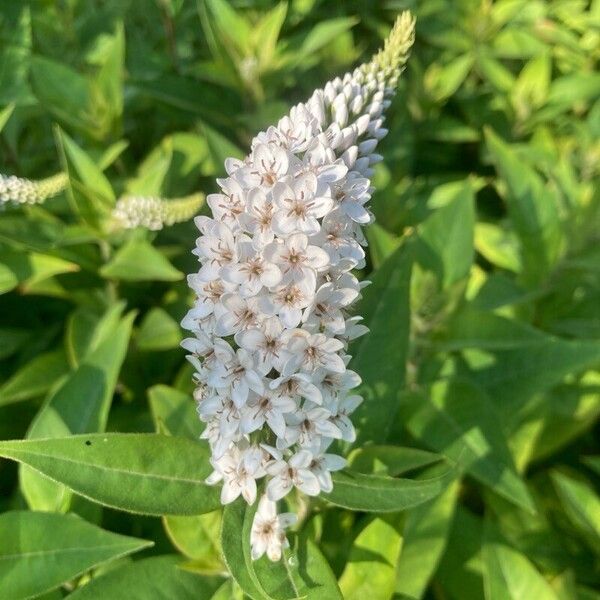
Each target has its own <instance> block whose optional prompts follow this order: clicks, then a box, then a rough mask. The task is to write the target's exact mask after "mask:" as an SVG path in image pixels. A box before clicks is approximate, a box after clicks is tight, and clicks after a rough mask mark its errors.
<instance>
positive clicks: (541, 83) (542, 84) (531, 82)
mask: <svg viewBox="0 0 600 600" xmlns="http://www.w3.org/2000/svg"><path fill="white" fill-rule="evenodd" d="M551 71H552V60H551V58H550V55H549V54H548V53H545V52H544V53H542V54H540V55H539V56H536V57H535V58H532V59H531V60H530V61H529V62H527V64H526V65H525V66H524V67H523V69H522V71H521V73H519V77H518V78H517V81H516V83H515V85H514V87H513V89H512V94H511V101H512V104H513V106H514V108H515V111H516V113H517V117H518V118H526V117H528V116H529V114H530V113H531V111H532V110H533V109H536V108H539V107H540V106H543V105H544V103H545V102H546V99H547V98H548V91H549V87H550V76H551Z"/></svg>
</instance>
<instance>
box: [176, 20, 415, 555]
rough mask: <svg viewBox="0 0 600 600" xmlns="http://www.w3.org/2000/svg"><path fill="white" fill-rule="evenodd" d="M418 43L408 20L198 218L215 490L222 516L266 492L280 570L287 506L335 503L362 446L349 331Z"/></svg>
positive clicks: (193, 283)
mask: <svg viewBox="0 0 600 600" xmlns="http://www.w3.org/2000/svg"><path fill="white" fill-rule="evenodd" d="M413 29H414V22H413V20H412V18H411V17H410V16H409V15H408V13H405V14H404V15H403V16H402V17H400V19H399V20H398V22H397V24H396V26H395V27H394V29H393V30H392V33H391V34H390V38H389V39H388V40H387V41H386V44H385V46H384V49H383V50H382V51H381V52H380V53H378V54H377V55H375V56H374V57H373V59H372V60H371V61H370V62H369V63H366V64H365V65H362V66H361V67H359V68H357V69H356V70H354V71H353V72H352V73H347V74H346V75H344V77H343V78H335V79H334V80H333V81H330V82H329V83H327V84H326V85H325V87H324V89H322V90H317V91H315V93H314V94H313V95H312V96H311V98H310V99H309V100H308V101H307V102H306V103H301V104H298V105H297V106H295V107H293V108H292V109H291V110H290V113H289V114H288V115H287V116H284V117H283V118H282V119H281V120H280V121H279V123H278V124H277V126H272V127H269V128H268V129H267V130H266V131H264V132H261V133H259V134H258V135H257V136H256V138H255V139H254V140H253V142H252V149H251V153H250V155H249V156H248V157H247V158H246V159H245V160H243V161H240V160H237V159H228V160H227V161H226V162H225V168H226V171H227V173H228V177H226V178H224V179H219V180H218V185H219V187H220V192H219V193H216V194H211V195H210V196H209V197H208V200H207V202H208V205H209V207H210V208H211V210H212V218H210V217H205V216H202V217H197V218H196V219H195V223H196V226H197V227H198V230H199V233H200V235H199V238H198V241H197V244H196V248H195V250H194V253H195V254H196V255H197V256H198V259H199V262H200V266H199V269H198V272H197V273H195V274H194V275H192V276H190V277H189V279H188V282H189V285H190V287H191V288H192V290H193V291H194V292H195V294H196V299H195V302H194V306H193V307H192V308H191V310H190V311H189V312H188V314H187V315H186V317H185V318H184V320H183V322H182V325H183V327H185V328H186V329H188V330H189V331H191V332H192V334H193V336H194V337H191V338H188V339H186V340H184V342H183V343H182V345H183V347H184V348H185V349H186V350H187V351H188V352H189V353H190V355H189V356H188V359H189V361H190V363H191V364H192V365H193V367H194V369H195V374H194V380H195V382H196V383H197V385H198V390H197V393H196V394H195V397H196V399H197V403H198V407H197V410H198V414H199V416H200V419H201V420H202V421H203V422H204V423H205V424H206V426H205V429H204V432H203V434H202V438H203V439H206V440H208V443H209V445H210V449H211V454H212V458H211V464H212V465H213V467H214V469H215V470H214V473H213V474H212V475H211V476H210V477H209V479H208V481H209V482H210V483H212V484H215V483H217V482H222V485H223V487H222V496H221V500H222V502H223V503H228V502H232V501H233V500H234V499H235V498H237V497H238V496H240V495H241V496H243V497H244V498H245V500H246V501H247V502H249V503H252V502H254V501H255V498H256V495H257V480H259V479H262V478H265V479H266V488H265V489H266V496H264V497H263V498H262V499H261V501H260V505H259V507H258V511H257V513H256V516H255V519H254V523H253V526H252V533H251V544H252V557H253V558H254V559H256V558H259V557H260V556H262V555H263V554H264V553H266V554H267V555H268V556H269V558H270V559H271V560H277V559H279V558H280V557H281V553H282V548H283V547H284V546H285V545H286V543H287V542H286V540H285V535H284V533H283V529H284V527H285V526H287V525H288V524H289V523H290V522H291V516H286V515H279V516H278V515H277V512H276V506H275V504H274V503H275V501H277V500H279V499H281V498H283V497H284V496H285V495H286V494H287V493H289V491H290V490H291V489H292V488H293V487H296V488H298V489H299V490H300V491H302V492H304V493H305V494H308V495H311V496H315V495H317V494H319V492H320V491H324V492H330V491H331V490H332V486H333V481H332V478H331V472H333V471H336V470H338V469H341V468H343V466H344V464H345V461H344V459H343V458H341V457H339V456H336V455H335V454H329V453H327V452H326V451H327V448H328V447H329V446H330V445H331V444H332V443H333V441H334V440H336V439H343V440H346V441H353V440H354V439H355V437H356V432H355V430H354V427H353V425H352V422H351V420H350V415H351V413H352V412H353V411H354V410H355V409H356V407H357V406H358V405H359V404H360V402H361V401H362V399H361V398H360V396H357V395H355V394H352V395H351V390H352V389H354V388H355V387H356V386H357V385H359V384H360V377H359V376H358V375H357V374H356V373H354V372H353V371H351V370H349V369H348V368H347V365H348V363H349V361H350V356H348V354H347V352H348V342H349V341H350V340H352V339H354V338H356V337H359V336H360V335H363V334H364V333H366V331H367V329H366V327H365V326H364V325H363V324H362V323H361V322H360V321H361V317H360V315H354V316H350V315H351V310H352V308H353V305H354V304H355V303H356V301H357V299H358V298H359V296H360V290H361V289H362V287H364V285H366V284H367V282H365V281H361V282H359V281H358V279H357V278H356V277H355V276H354V275H353V274H352V273H351V271H352V270H353V269H355V268H361V267H363V266H364V264H365V252H364V250H363V248H362V246H366V244H367V241H366V238H365V236H364V233H363V231H362V227H363V226H364V225H366V224H368V223H370V222H371V221H372V219H373V216H372V214H371V212H370V210H369V206H368V205H369V202H370V199H371V195H372V193H373V189H372V188H371V184H370V181H369V178H370V176H371V175H372V173H373V169H372V167H373V165H374V164H376V163H377V162H379V161H380V160H381V156H380V155H378V154H376V153H375V150H376V148H377V145H378V141H379V140H380V139H381V138H382V137H383V136H384V135H385V133H386V130H385V129H384V128H383V123H384V118H385V117H384V114H383V113H384V110H385V109H386V108H387V106H388V105H389V99H390V97H391V96H392V95H393V93H394V89H395V86H396V82H397V79H398V76H399V73H400V71H401V68H402V66H403V65H404V62H405V60H406V57H407V53H408V49H409V48H410V45H411V44H412V40H413ZM267 453H268V454H269V455H270V456H271V457H272V459H271V458H268V456H267Z"/></svg>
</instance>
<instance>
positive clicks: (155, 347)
mask: <svg viewBox="0 0 600 600" xmlns="http://www.w3.org/2000/svg"><path fill="white" fill-rule="evenodd" d="M136 341H137V345H138V348H139V349H140V350H147V351H159V350H171V349H172V348H177V346H179V342H180V341H181V329H180V327H179V323H177V321H175V319H174V318H173V317H172V316H171V315H170V314H169V313H168V312H167V311H166V310H164V309H162V308H152V309H150V310H149V311H148V312H147V313H146V316H145V317H144V320H143V321H142V324H141V325H140V329H139V331H138V333H137V336H136Z"/></svg>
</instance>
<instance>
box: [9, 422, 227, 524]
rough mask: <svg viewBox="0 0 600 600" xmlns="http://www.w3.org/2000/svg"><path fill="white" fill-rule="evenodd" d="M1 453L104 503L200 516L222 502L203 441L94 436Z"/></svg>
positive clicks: (24, 443) (23, 444)
mask: <svg viewBox="0 0 600 600" xmlns="http://www.w3.org/2000/svg"><path fill="white" fill-rule="evenodd" d="M0 456H2V457H5V458H9V459H12V460H16V461H18V462H20V463H22V464H26V465H28V466H29V467H32V468H33V469H35V470H36V471H39V472H40V473H42V474H43V475H45V476H46V477H48V478H50V479H52V480H54V481H56V482H58V483H62V484H63V485H65V486H67V487H68V488H70V489H72V490H73V491H74V492H77V493H78V494H80V495H82V496H84V497H86V498H88V499H90V500H94V501H96V502H99V503H100V504H104V505H106V506H110V507H112V508H117V509H121V510H125V511H129V512H134V513H142V514H149V515H197V514H201V513H205V512H210V511H212V510H215V509H216V508H218V507H219V506H220V502H219V490H218V489H216V488H212V487H209V486H207V485H206V484H205V483H204V480H205V478H206V477H207V476H208V474H209V473H210V471H211V467H210V464H209V461H208V451H207V449H206V447H205V446H204V445H203V444H199V443H196V442H192V441H190V440H186V439H183V438H176V437H168V436H164V435H158V434H119V433H105V434H89V435H75V436H71V437H66V438H57V439H46V440H16V441H7V442H0Z"/></svg>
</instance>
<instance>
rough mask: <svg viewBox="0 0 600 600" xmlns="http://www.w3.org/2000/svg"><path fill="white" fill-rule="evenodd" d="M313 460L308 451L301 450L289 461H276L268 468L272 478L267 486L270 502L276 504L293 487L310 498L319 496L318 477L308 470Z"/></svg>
mask: <svg viewBox="0 0 600 600" xmlns="http://www.w3.org/2000/svg"><path fill="white" fill-rule="evenodd" d="M312 460H313V456H312V454H311V453H310V452H309V451H308V450H300V451H299V452H297V453H296V454H294V455H293V456H292V457H290V459H289V460H287V461H285V460H276V461H274V462H273V463H271V464H270V465H268V466H267V473H268V474H269V475H271V476H272V479H271V481H269V483H268V485H267V496H268V497H269V500H272V501H273V502H276V501H277V500H281V498H283V497H284V496H286V495H287V494H288V493H289V492H290V491H291V489H292V488H293V487H297V488H298V489H299V490H300V491H301V492H304V493H305V494H307V495H309V496H317V495H318V493H319V492H320V490H321V489H320V487H319V480H318V479H317V476H316V475H315V474H314V473H313V472H312V471H311V470H310V469H309V468H308V467H309V466H310V464H311V462H312Z"/></svg>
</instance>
